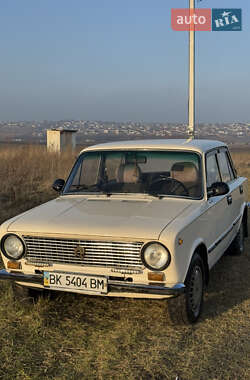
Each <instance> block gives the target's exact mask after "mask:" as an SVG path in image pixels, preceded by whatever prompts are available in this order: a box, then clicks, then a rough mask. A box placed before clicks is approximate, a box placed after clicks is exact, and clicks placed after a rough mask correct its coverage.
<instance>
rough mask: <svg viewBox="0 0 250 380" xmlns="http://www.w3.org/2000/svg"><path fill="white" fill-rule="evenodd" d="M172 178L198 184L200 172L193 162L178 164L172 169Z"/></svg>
mask: <svg viewBox="0 0 250 380" xmlns="http://www.w3.org/2000/svg"><path fill="white" fill-rule="evenodd" d="M171 177H172V178H174V179H177V180H178V181H181V182H184V183H186V182H197V181H198V170H197V168H196V166H195V164H193V163H192V162H176V163H175V164H174V165H173V166H172V169H171Z"/></svg>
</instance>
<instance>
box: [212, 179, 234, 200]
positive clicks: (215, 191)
mask: <svg viewBox="0 0 250 380" xmlns="http://www.w3.org/2000/svg"><path fill="white" fill-rule="evenodd" d="M229 191H230V189H229V186H228V184H227V183H225V182H215V183H213V184H212V186H210V187H208V189H207V196H208V198H211V197H217V196H219V195H225V194H227V193H229Z"/></svg>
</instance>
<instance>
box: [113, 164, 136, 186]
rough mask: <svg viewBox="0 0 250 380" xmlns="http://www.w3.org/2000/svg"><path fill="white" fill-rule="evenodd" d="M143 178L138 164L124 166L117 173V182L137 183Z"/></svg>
mask: <svg viewBox="0 0 250 380" xmlns="http://www.w3.org/2000/svg"><path fill="white" fill-rule="evenodd" d="M140 177H141V170H140V168H139V166H138V165H136V164H122V165H120V167H119V169H118V173H117V182H122V183H137V182H139V180H140Z"/></svg>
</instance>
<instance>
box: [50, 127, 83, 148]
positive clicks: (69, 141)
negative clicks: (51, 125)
mask: <svg viewBox="0 0 250 380" xmlns="http://www.w3.org/2000/svg"><path fill="white" fill-rule="evenodd" d="M76 132H77V130H75V129H48V130H47V150H48V151H49V152H57V153H60V152H61V151H63V150H74V149H75V146H76Z"/></svg>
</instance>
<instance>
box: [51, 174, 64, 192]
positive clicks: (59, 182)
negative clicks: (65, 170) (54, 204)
mask: <svg viewBox="0 0 250 380" xmlns="http://www.w3.org/2000/svg"><path fill="white" fill-rule="evenodd" d="M64 185H65V181H64V179H61V178H59V179H56V180H55V182H54V183H53V185H52V189H54V190H55V191H57V192H58V193H59V192H60V191H62V189H63V186H64Z"/></svg>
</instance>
